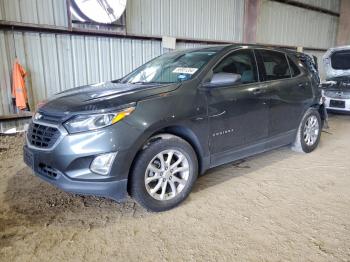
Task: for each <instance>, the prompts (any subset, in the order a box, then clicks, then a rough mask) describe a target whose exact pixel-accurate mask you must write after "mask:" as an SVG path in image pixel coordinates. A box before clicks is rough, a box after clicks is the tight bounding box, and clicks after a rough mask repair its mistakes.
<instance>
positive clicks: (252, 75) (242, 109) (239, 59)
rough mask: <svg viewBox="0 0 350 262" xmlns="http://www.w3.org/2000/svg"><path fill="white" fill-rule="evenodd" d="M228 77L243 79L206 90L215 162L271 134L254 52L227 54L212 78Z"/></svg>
mask: <svg viewBox="0 0 350 262" xmlns="http://www.w3.org/2000/svg"><path fill="white" fill-rule="evenodd" d="M220 73H228V74H235V75H239V76H240V81H239V82H237V83H235V84H232V85H223V86H216V87H213V88H211V89H209V90H207V100H208V114H209V125H210V133H211V137H210V151H211V154H212V161H213V162H215V163H219V162H220V161H222V162H225V161H226V160H229V159H231V158H232V154H231V152H232V151H235V150H239V149H240V148H242V147H246V146H248V145H252V144H256V143H257V142H259V141H261V140H263V139H265V138H266V137H267V132H268V126H267V125H268V105H267V100H266V98H265V96H264V93H263V92H262V90H261V89H260V86H259V82H258V72H257V66H256V60H255V56H254V53H253V51H252V50H250V49H244V50H236V51H233V52H231V53H229V54H227V55H226V56H225V57H224V58H223V59H222V60H221V61H220V62H218V64H217V65H216V66H215V67H214V68H213V70H212V71H211V74H220Z"/></svg>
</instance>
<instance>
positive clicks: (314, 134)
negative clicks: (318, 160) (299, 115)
mask: <svg viewBox="0 0 350 262" xmlns="http://www.w3.org/2000/svg"><path fill="white" fill-rule="evenodd" d="M319 132H320V125H319V123H318V120H317V117H316V116H314V115H311V116H309V117H308V118H307V120H306V122H305V126H304V134H303V137H304V141H305V143H306V144H307V145H308V146H312V145H314V144H315V143H316V141H317V138H318V134H319Z"/></svg>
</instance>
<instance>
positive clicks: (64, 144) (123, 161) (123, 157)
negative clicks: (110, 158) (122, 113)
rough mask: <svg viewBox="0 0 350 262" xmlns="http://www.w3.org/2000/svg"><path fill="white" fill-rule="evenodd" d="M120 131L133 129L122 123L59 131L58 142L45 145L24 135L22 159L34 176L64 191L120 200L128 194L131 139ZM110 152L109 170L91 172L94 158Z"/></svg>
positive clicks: (131, 157)
mask: <svg viewBox="0 0 350 262" xmlns="http://www.w3.org/2000/svg"><path fill="white" fill-rule="evenodd" d="M36 123H37V122H36ZM40 124H42V125H45V124H47V123H42V122H41V123H40ZM56 127H57V128H58V129H60V128H61V127H60V126H59V125H57V126H56ZM123 132H128V134H130V133H131V132H133V131H132V130H130V128H129V127H128V126H127V125H125V124H120V125H119V126H118V128H115V126H111V127H108V128H103V129H101V130H99V131H92V132H84V133H79V134H72V135H69V134H67V133H65V132H64V131H62V132H61V135H60V137H59V138H58V139H57V143H55V144H54V145H53V146H52V147H50V148H46V149H42V148H37V147H35V146H33V144H32V143H30V142H29V140H28V138H27V143H26V145H25V146H24V148H23V150H24V152H23V157H24V162H25V163H26V164H27V165H28V166H30V167H31V168H32V170H33V171H34V173H35V174H36V175H37V176H39V177H40V178H42V179H43V180H45V181H47V182H49V183H51V184H53V185H55V186H57V187H58V188H60V189H62V190H64V191H67V192H72V193H77V194H84V195H96V196H102V197H107V198H111V199H113V200H116V201H122V200H124V199H125V198H126V197H127V178H128V174H129V168H130V165H131V162H132V159H133V155H132V150H131V146H130V144H128V143H132V142H133V141H131V140H126V139H121V137H123ZM135 137H136V135H135ZM116 138H119V139H116ZM126 141H128V143H126ZM111 152H117V154H116V157H115V159H114V162H113V164H112V166H111V169H110V173H109V174H108V175H105V176H104V175H99V174H96V173H93V172H92V171H91V170H90V165H91V163H92V161H93V159H94V158H95V157H96V156H98V155H101V154H105V153H111Z"/></svg>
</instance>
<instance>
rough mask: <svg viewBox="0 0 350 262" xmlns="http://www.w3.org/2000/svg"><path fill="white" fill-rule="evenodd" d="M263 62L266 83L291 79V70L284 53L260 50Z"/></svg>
mask: <svg viewBox="0 0 350 262" xmlns="http://www.w3.org/2000/svg"><path fill="white" fill-rule="evenodd" d="M258 52H259V54H260V57H261V59H262V62H263V67H264V70H262V71H263V72H264V74H265V76H264V79H265V81H270V80H278V79H284V78H290V70H289V66H288V62H287V59H286V56H285V54H284V53H281V52H276V51H270V50H258Z"/></svg>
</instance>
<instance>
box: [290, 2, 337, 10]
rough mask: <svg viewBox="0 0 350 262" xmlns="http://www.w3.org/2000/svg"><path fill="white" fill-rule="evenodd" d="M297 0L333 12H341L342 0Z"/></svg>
mask: <svg viewBox="0 0 350 262" xmlns="http://www.w3.org/2000/svg"><path fill="white" fill-rule="evenodd" d="M295 1H296V2H300V3H304V4H308V5H312V6H316V7H321V8H324V9H327V10H330V11H333V12H339V9H340V0H295Z"/></svg>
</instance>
